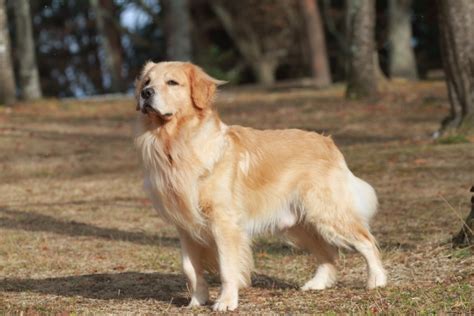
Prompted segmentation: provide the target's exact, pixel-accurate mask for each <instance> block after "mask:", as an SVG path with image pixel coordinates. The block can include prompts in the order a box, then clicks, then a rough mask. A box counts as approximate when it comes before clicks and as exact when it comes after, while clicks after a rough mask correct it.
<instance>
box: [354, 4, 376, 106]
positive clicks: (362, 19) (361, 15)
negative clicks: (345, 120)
mask: <svg viewBox="0 0 474 316" xmlns="http://www.w3.org/2000/svg"><path fill="white" fill-rule="evenodd" d="M346 23H347V32H348V41H349V60H348V78H347V79H348V82H347V91H346V97H347V98H350V99H361V98H369V97H375V96H377V94H378V82H377V75H376V68H375V67H376V65H375V63H374V53H375V52H376V51H375V35H374V32H375V1H374V0H353V1H346ZM377 66H378V65H377Z"/></svg>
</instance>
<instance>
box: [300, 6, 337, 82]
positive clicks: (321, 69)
mask: <svg viewBox="0 0 474 316" xmlns="http://www.w3.org/2000/svg"><path fill="white" fill-rule="evenodd" d="M300 6H301V9H302V11H303V15H304V19H305V24H306V32H307V35H308V40H309V47H310V50H311V54H310V55H311V70H312V72H313V77H314V80H315V82H316V84H317V85H320V86H327V85H330V84H331V81H332V80H331V72H330V70H329V61H328V56H327V50H326V39H325V35H324V27H323V23H322V20H321V13H320V10H319V6H318V3H317V0H300Z"/></svg>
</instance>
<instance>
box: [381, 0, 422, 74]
mask: <svg viewBox="0 0 474 316" xmlns="http://www.w3.org/2000/svg"><path fill="white" fill-rule="evenodd" d="M411 5H412V0H390V1H389V14H388V18H389V32H388V40H389V73H390V77H391V78H396V77H398V78H405V79H409V80H417V79H418V72H417V70H416V60H415V52H414V50H413V47H412V45H411V41H412V37H413V35H412V27H411Z"/></svg>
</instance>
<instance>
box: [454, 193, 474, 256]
mask: <svg viewBox="0 0 474 316" xmlns="http://www.w3.org/2000/svg"><path fill="white" fill-rule="evenodd" d="M471 192H472V193H473V194H474V186H472V187H471ZM473 243H474V196H472V197H471V212H470V213H469V215H468V216H467V218H466V220H465V221H464V224H463V225H462V228H461V230H460V231H459V233H457V235H456V236H454V237H453V246H455V247H462V246H469V245H472V244H473Z"/></svg>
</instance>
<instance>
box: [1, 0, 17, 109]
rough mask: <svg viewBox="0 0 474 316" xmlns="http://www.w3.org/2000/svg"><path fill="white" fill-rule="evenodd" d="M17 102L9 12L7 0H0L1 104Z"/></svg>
mask: <svg viewBox="0 0 474 316" xmlns="http://www.w3.org/2000/svg"><path fill="white" fill-rule="evenodd" d="M15 101H16V88H15V76H14V74H13V65H12V61H11V56H10V38H9V35H8V25H7V10H6V6H5V0H0V104H2V103H3V104H12V103H14V102H15Z"/></svg>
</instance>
